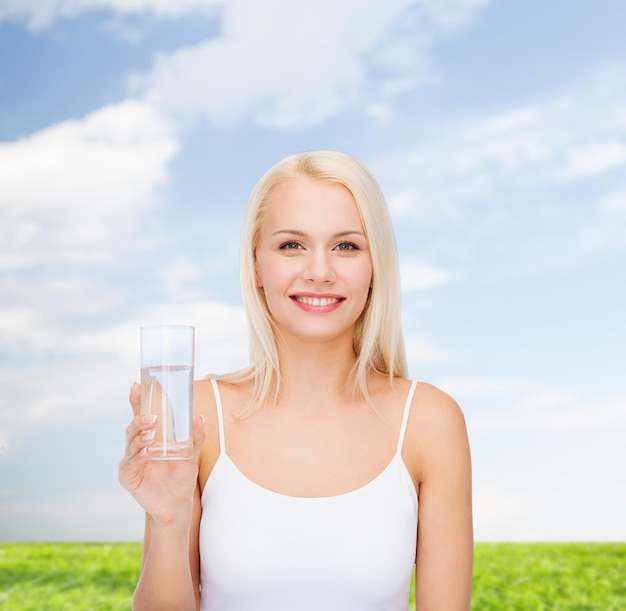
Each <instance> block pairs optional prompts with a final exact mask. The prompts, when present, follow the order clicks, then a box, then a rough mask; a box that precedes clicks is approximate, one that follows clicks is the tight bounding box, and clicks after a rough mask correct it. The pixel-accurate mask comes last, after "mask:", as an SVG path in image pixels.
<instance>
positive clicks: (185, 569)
mask: <svg viewBox="0 0 626 611" xmlns="http://www.w3.org/2000/svg"><path fill="white" fill-rule="evenodd" d="M200 515H201V509H200V491H199V487H198V486H196V489H195V491H194V498H193V507H192V511H191V516H190V518H191V519H189V517H188V516H180V519H177V520H175V521H173V522H171V523H161V522H159V521H158V520H155V519H154V518H152V517H151V516H150V515H149V514H146V528H145V534H144V545H143V561H142V567H141V576H140V578H139V582H138V583H137V588H136V589H135V594H134V596H133V607H132V608H133V611H140V610H141V609H150V611H153V610H154V611H157V610H159V609H163V610H174V609H181V610H187V609H189V610H194V611H198V610H199V609H200V590H199V582H200V556H199V550H198V541H199V528H200Z"/></svg>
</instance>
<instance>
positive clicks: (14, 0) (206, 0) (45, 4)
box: [0, 0, 229, 30]
mask: <svg viewBox="0 0 626 611" xmlns="http://www.w3.org/2000/svg"><path fill="white" fill-rule="evenodd" d="M228 1H229V0H3V1H2V2H1V3H0V22H1V21H3V20H6V19H13V20H17V21H25V22H26V23H27V24H28V27H29V28H31V29H33V30H41V29H43V28H46V27H49V26H50V25H51V24H52V23H54V22H55V21H57V20H59V19H71V18H74V17H76V16H77V15H79V14H81V13H84V12H86V11H93V10H99V9H108V10H110V11H113V12H117V13H121V14H130V13H152V14H154V15H156V16H158V17H164V18H166V17H167V18H176V17H181V16H183V15H187V14H198V15H206V16H211V15H213V14H214V11H215V9H216V8H218V7H220V6H222V5H224V4H227V3H228Z"/></svg>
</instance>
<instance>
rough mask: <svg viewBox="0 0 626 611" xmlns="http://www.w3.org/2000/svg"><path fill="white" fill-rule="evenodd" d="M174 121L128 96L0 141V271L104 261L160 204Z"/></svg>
mask: <svg viewBox="0 0 626 611" xmlns="http://www.w3.org/2000/svg"><path fill="white" fill-rule="evenodd" d="M176 151H177V141H176V133H175V130H174V128H173V126H172V124H171V123H170V122H169V121H168V120H167V119H165V118H164V117H163V116H162V115H160V114H159V113H158V112H156V111H155V110H154V109H153V108H151V107H149V106H147V105H146V104H143V103H139V102H136V101H127V102H123V103H121V104H118V105H113V106H108V107H106V108H102V109H100V110H97V111H94V112H92V113H91V114H89V115H88V116H87V117H85V118H84V119H82V120H69V121H65V122H63V123H59V124H57V125H54V126H52V127H49V128H47V129H45V130H43V131H41V132H38V133H35V134H33V135H31V136H28V137H26V138H23V139H21V140H17V141H16V142H10V143H2V144H0V167H1V168H2V173H0V244H2V247H1V249H0V269H5V270H6V269H19V268H22V267H26V266H30V265H33V264H36V263H38V262H41V261H46V262H48V263H50V262H53V261H66V262H67V261H82V262H84V261H88V260H102V259H103V258H104V259H106V258H107V257H108V256H109V252H108V247H109V246H110V245H111V243H112V242H113V241H117V240H119V239H120V237H122V236H124V235H125V234H126V235H127V233H128V231H129V229H130V228H132V227H133V226H134V224H135V223H136V222H137V220H138V218H139V217H140V215H141V214H142V213H144V212H145V211H146V210H148V209H150V208H152V207H155V206H157V205H158V204H159V202H160V199H159V189H160V188H161V187H163V186H164V185H165V184H166V182H167V180H168V164H169V162H170V161H171V160H172V159H173V157H174V156H175V154H176Z"/></svg>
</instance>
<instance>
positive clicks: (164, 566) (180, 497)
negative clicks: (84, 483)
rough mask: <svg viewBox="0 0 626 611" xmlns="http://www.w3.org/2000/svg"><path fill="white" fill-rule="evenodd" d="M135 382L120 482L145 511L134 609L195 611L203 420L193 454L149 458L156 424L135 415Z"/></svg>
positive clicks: (198, 422)
mask: <svg viewBox="0 0 626 611" xmlns="http://www.w3.org/2000/svg"><path fill="white" fill-rule="evenodd" d="M139 402H140V401H139V386H138V385H135V386H134V387H133V390H132V391H131V405H132V407H133V410H134V412H135V417H134V418H133V420H132V422H131V424H130V426H129V427H128V429H127V446H126V453H125V456H124V458H123V460H122V461H121V462H120V466H119V480H120V482H121V484H122V485H123V486H124V488H126V489H127V490H128V491H129V492H130V493H131V494H132V495H133V496H134V497H135V499H136V500H137V502H138V503H139V504H140V505H141V506H142V507H143V508H144V510H145V511H146V529H145V535H144V548H143V563H142V568H141V576H140V579H139V583H138V584H137V588H136V590H135V595H134V597H133V609H134V610H135V611H141V610H149V611H159V610H161V609H163V610H167V611H197V610H198V609H199V597H200V595H199V588H198V584H199V579H200V578H199V565H200V559H199V551H198V546H199V541H198V534H199V527H200V514H201V508H200V492H199V486H198V460H199V455H200V449H201V447H202V443H203V440H204V426H203V420H202V418H197V419H196V421H195V422H194V456H193V458H191V459H189V460H171V461H169V460H168V461H154V460H148V457H147V454H146V452H145V451H144V449H145V448H146V447H147V446H149V445H150V444H151V443H153V441H151V440H150V439H149V438H146V437H145V436H144V435H145V433H147V432H149V431H150V430H151V429H152V428H154V426H155V423H150V422H144V421H143V418H142V416H141V415H140V414H139Z"/></svg>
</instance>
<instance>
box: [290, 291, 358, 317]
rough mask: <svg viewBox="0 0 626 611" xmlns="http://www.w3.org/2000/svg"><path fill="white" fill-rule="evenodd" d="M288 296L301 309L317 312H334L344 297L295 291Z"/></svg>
mask: <svg viewBox="0 0 626 611" xmlns="http://www.w3.org/2000/svg"><path fill="white" fill-rule="evenodd" d="M290 298H291V300H292V301H293V302H294V303H295V304H296V305H297V306H298V307H299V308H300V309H301V310H304V311H305V312H315V313H317V314H324V313H327V312H334V311H335V310H336V309H337V308H339V306H340V305H341V304H342V303H343V302H344V301H345V299H346V298H345V297H341V296H340V295H332V294H329V293H296V294H294V295H290Z"/></svg>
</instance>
